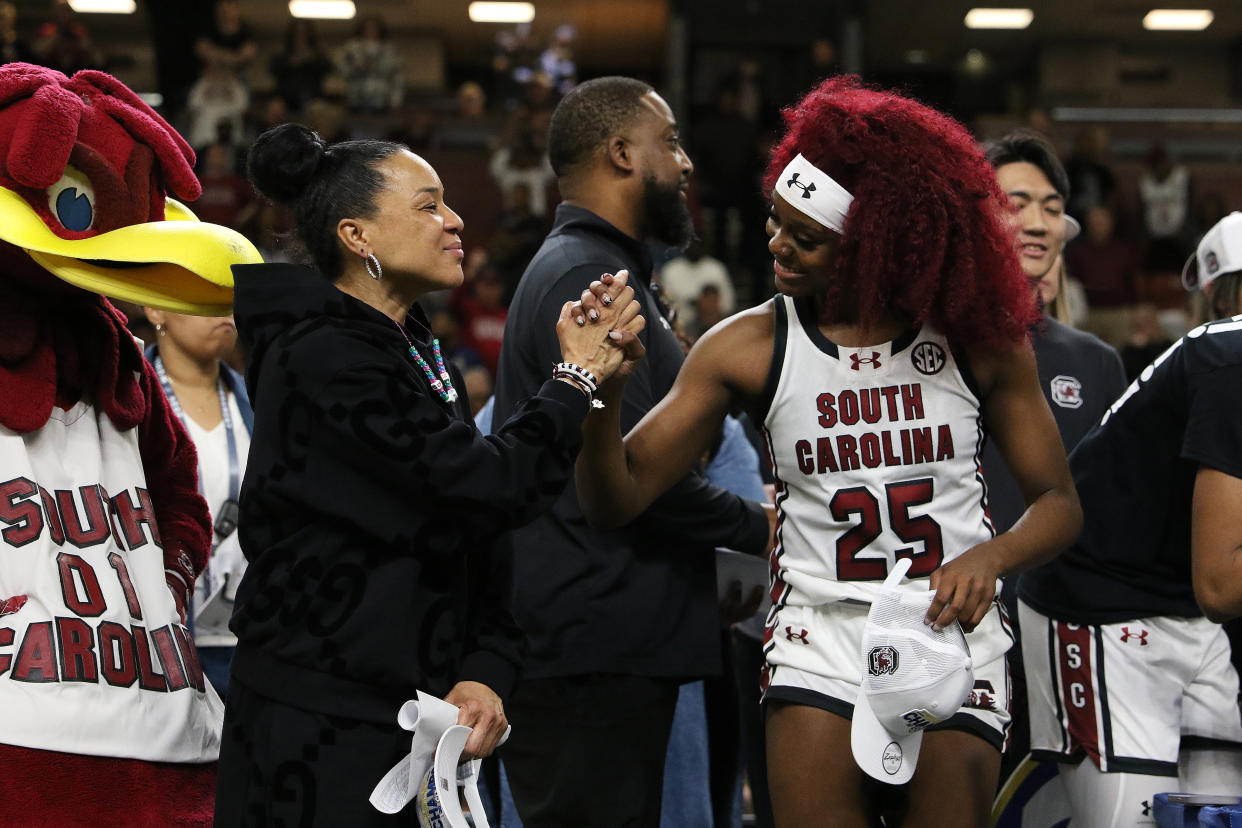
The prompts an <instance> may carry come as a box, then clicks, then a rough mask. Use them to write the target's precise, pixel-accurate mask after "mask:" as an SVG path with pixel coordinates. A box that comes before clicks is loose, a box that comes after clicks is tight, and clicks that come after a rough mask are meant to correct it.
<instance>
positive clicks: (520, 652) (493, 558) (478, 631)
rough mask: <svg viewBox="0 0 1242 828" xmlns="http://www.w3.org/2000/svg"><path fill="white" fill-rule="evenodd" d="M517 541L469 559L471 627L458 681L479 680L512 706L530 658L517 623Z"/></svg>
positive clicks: (503, 539)
mask: <svg viewBox="0 0 1242 828" xmlns="http://www.w3.org/2000/svg"><path fill="white" fill-rule="evenodd" d="M513 551H514V550H513V542H512V535H510V534H508V533H505V534H502V535H500V536H499V537H497V538H496V539H495V540H494V541H493V542H492V543H491V544H488V545H480V546H479V547H478V548H477V549H476V550H475V551H473V552H472V553H471V554H470V573H469V580H470V602H471V606H470V624H469V628H468V630H467V635H466V647H465V656H464V657H463V659H462V663H461V669H460V671H459V672H458V677H457V680H458V681H477V682H479V683H481V684H485V685H487V686H488V687H490V688H491V689H492V691H493V692H494V693H496V695H498V696H500V699H501V701H508V697H509V694H510V692H512V690H513V685H514V684H515V683H516V681H517V677H518V674H519V673H520V671H521V664H522V659H523V657H524V656H525V655H526V650H527V644H528V642H527V638H526V636H525V634H523V632H522V629H521V628H520V627H519V626H518V624H517V622H516V621H515V620H514V619H513V613H512V611H511V609H510V604H511V601H512V595H513Z"/></svg>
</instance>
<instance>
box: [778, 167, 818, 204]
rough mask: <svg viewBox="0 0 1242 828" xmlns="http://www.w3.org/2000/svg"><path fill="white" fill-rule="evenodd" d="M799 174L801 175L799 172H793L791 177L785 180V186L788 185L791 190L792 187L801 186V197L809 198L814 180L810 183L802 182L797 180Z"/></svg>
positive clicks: (813, 187) (813, 186) (813, 189)
mask: <svg viewBox="0 0 1242 828" xmlns="http://www.w3.org/2000/svg"><path fill="white" fill-rule="evenodd" d="M799 175H801V173H794V174H793V177H792V178H790V179H789V180H788V181H786V182H785V186H786V187H788V188H790V189H791V190H792V189H793V188H794V187H801V188H802V197H803V198H810V197H811V193H813V192H815V182H814V181H812V182H811V183H810V184H803V183H802V182H801V181H799V180H798V176H799Z"/></svg>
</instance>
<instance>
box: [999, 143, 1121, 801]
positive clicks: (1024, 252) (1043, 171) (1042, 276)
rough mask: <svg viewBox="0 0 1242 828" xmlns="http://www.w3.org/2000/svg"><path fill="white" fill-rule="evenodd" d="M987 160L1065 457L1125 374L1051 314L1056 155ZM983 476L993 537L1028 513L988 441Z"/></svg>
mask: <svg viewBox="0 0 1242 828" xmlns="http://www.w3.org/2000/svg"><path fill="white" fill-rule="evenodd" d="M987 157H988V160H989V161H991V162H992V166H993V167H995V168H996V179H997V183H998V184H1000V188H1001V190H1003V191H1004V192H1005V194H1006V195H1008V196H1009V202H1010V206H1011V207H1013V209H1014V213H1013V227H1014V231H1015V236H1016V238H1015V243H1016V244H1017V246H1018V256H1019V259H1020V260H1021V263H1022V270H1023V271H1024V272H1025V273H1026V275H1027V278H1028V279H1029V280H1030V282H1031V289H1032V290H1033V291H1034V292H1035V296H1036V298H1037V299H1039V301H1041V303H1043V304H1044V318H1043V319H1042V320H1040V322H1039V323H1038V324H1037V326H1036V327H1035V329H1034V330H1032V331H1031V346H1032V347H1033V348H1034V350H1035V365H1036V369H1037V370H1038V372H1039V386H1040V388H1042V389H1043V392H1044V396H1045V397H1046V398H1047V400H1048V407H1049V408H1050V409H1052V417H1053V419H1054V420H1056V423H1057V431H1059V432H1060V433H1061V442H1062V443H1063V444H1064V446H1065V451H1066V453H1068V452H1069V451H1070V449H1072V448H1073V447H1074V446H1075V445H1077V443H1078V441H1079V440H1081V439H1082V437H1083V435H1084V434H1086V433H1087V432H1088V431H1089V430H1090V429H1091V427H1092V426H1093V425H1095V424H1096V423H1097V422H1099V420H1100V417H1101V416H1102V415H1103V414H1104V412H1105V411H1106V410H1107V408H1108V406H1109V404H1111V403H1112V401H1113V400H1114V399H1116V398H1117V396H1118V395H1119V394H1120V393H1121V392H1122V391H1123V390H1125V387H1126V379H1125V369H1124V368H1123V367H1122V364H1121V358H1120V357H1119V356H1118V355H1117V352H1116V351H1115V350H1113V348H1111V347H1110V346H1109V345H1107V344H1105V343H1104V342H1102V341H1101V340H1099V339H1097V338H1096V337H1094V336H1092V335H1091V334H1089V333H1085V332H1083V331H1079V330H1076V329H1074V328H1072V327H1070V326H1069V325H1066V324H1063V323H1062V322H1060V321H1058V320H1057V319H1055V318H1053V315H1052V314H1051V313H1050V312H1049V311H1050V307H1049V306H1050V305H1052V304H1053V303H1054V301H1055V299H1056V291H1057V290H1058V289H1063V288H1064V286H1063V285H1060V284H1059V282H1058V281H1057V278H1058V277H1057V273H1056V272H1055V266H1056V262H1057V258H1058V257H1059V256H1060V255H1061V251H1062V248H1063V247H1064V246H1065V242H1066V241H1067V240H1068V238H1073V237H1074V236H1076V235H1077V234H1078V223H1077V222H1075V221H1074V220H1073V219H1072V218H1071V217H1069V216H1068V215H1066V213H1065V204H1066V202H1067V201H1068V200H1069V197H1070V189H1069V187H1070V185H1069V177H1068V176H1067V175H1066V174H1065V168H1064V167H1062V166H1061V162H1060V160H1059V159H1058V158H1057V156H1056V151H1055V150H1054V149H1053V147H1052V145H1051V144H1049V143H1048V141H1047V139H1045V138H1044V137H1043V136H1042V135H1039V134H1038V133H1035V132H1030V131H1027V130H1019V131H1016V132H1012V133H1010V134H1008V135H1006V136H1004V137H1003V138H1001V139H1000V140H998V141H996V142H994V143H992V144H990V145H988V148H987ZM1067 237H1068V238H1067ZM983 476H984V479H985V480H987V483H988V499H989V508H990V511H991V514H992V519H993V521H994V522H995V525H996V531H997V532H1003V531H1005V530H1007V529H1009V527H1011V526H1013V524H1014V522H1015V521H1017V519H1018V518H1020V517H1021V516H1022V513H1023V512H1025V511H1026V501H1025V499H1024V498H1023V495H1022V492H1021V491H1020V490H1019V488H1018V484H1017V483H1016V482H1015V481H1014V479H1013V476H1012V475H1011V474H1010V473H1009V469H1008V467H1007V466H1006V465H1005V461H1004V460H1003V459H1002V458H1001V455H1000V452H999V451H997V449H996V444H995V443H994V442H992V441H988V443H987V445H986V446H985V448H984V451H983ZM1017 580H1019V579H1017V578H1015V579H1010V582H1009V583H1006V585H1005V588H1004V590H1003V591H1002V593H1001V600H1002V601H1003V602H1004V603H1005V606H1006V607H1007V608H1008V610H1009V616H1010V619H1011V621H1016V619H1017V615H1018V614H1017V605H1016V599H1015V586H1016V581H1017ZM1009 666H1010V672H1011V677H1012V680H1013V688H1012V694H1011V701H1012V703H1013V705H1014V707H1015V709H1017V710H1021V708H1022V705H1023V704H1024V703H1025V699H1026V684H1025V679H1024V675H1023V672H1022V656H1021V652H1020V650H1019V647H1018V645H1017V644H1016V643H1015V646H1014V648H1013V649H1012V650H1011V651H1010V653H1009ZM1027 729H1028V721H1027V718H1026V717H1025V716H1022V715H1017V716H1015V717H1014V719H1013V722H1012V724H1011V727H1010V732H1009V744H1008V746H1007V749H1006V751H1005V753H1004V755H1003V757H1002V764H1001V776H1000V778H1001V784H1002V785H1004V783H1005V780H1006V779H1007V778H1008V777H1009V775H1010V773H1011V772H1012V771H1013V769H1014V768H1015V767H1017V765H1018V764H1019V763H1020V762H1021V761H1022V760H1023V758H1025V756H1026V750H1027V745H1028V733H1027Z"/></svg>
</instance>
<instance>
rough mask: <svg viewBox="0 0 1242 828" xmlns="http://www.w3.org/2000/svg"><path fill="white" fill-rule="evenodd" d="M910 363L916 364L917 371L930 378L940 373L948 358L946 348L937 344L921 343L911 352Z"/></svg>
mask: <svg viewBox="0 0 1242 828" xmlns="http://www.w3.org/2000/svg"><path fill="white" fill-rule="evenodd" d="M910 361H911V362H912V363H914V367H915V370H917V371H918V372H919V373H920V374H924V375H926V376H929V377H930V376H931V375H932V374H939V373H940V369H941V368H943V367H944V365H945V363H946V362H947V361H948V357H947V356H945V353H944V348H941V347H940V346H939V345H937V344H936V343H935V342H920V343H919V344H918V345H915V346H914V348H913V350H911V351H910Z"/></svg>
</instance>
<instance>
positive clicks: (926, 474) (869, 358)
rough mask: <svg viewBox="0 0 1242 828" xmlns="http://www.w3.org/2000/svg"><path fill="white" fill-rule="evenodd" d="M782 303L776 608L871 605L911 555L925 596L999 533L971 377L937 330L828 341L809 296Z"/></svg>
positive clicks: (776, 419) (768, 425) (777, 356)
mask: <svg viewBox="0 0 1242 828" xmlns="http://www.w3.org/2000/svg"><path fill="white" fill-rule="evenodd" d="M775 303H776V325H775V334H776V350H775V353H774V355H773V367H772V375H771V377H770V378H769V385H771V384H773V383H774V384H775V389H774V391H773V392H772V402H771V406H770V408H769V409H768V414H767V417H766V418H765V420H764V434H765V438H766V440H767V444H768V450H769V452H770V453H771V457H772V461H773V466H774V473H775V476H776V480H777V483H776V485H777V501H776V503H777V509H778V510H779V515H780V526H779V530H778V544H777V547H776V550H775V551H774V552H773V553H772V557H771V562H772V576H773V587H772V599H773V602H774V603H775V604H776V605H777V606H782V605H785V604H791V605H795V606H816V605H819V604H825V603H830V602H834V601H843V600H854V601H863V602H867V603H870V601H871V599H872V596H873V594H874V592H875V590H876V588H877V587H878V586H879V585H880V583H881V582H882V581H883V580H884V578H885V576H886V575H887V574H888V571H889V568H890V567H891V566H892V564H893V562H894V561H895V560H896V558H898V557H910V558H912V559H913V560H912V563H911V567H910V572H909V574H908V576H907V577H908V578H910V579H913V582H907V586H908V588H909V589H912V590H919V591H922V590H925V589H926V588H927V583H926V581H925V580H922V579H925V578H927V577H928V576H930V575H931V573H932V572H933V571H934V570H935V569H936V568H937V567H939V566H940V565H941V564H943V563H945V562H947V561H950V560H952V559H953V558H955V557H957V556H958V555H960V554H961V553H962V552H965V551H966V550H967V549H969V548H971V547H972V546H975V545H977V544H980V543H982V542H984V541H986V540H988V539H989V538H991V537H992V536H993V535H994V531H993V529H992V525H991V520H990V518H989V517H988V511H987V489H986V486H985V484H984V481H983V475H982V472H981V471H980V468H979V455H980V453H981V451H982V446H983V439H984V431H983V422H982V418H981V415H980V411H979V400H978V397H977V395H976V394H975V392H974V391H973V390H972V388H971V385H972V382H971V381H970V380H969V374H968V372H967V371H966V369H965V367H964V366H963V365H962V364H961V363H960V362H959V360H958V359H956V358H955V356H954V353H953V351H952V350H951V349H950V347H949V345H948V342H947V341H946V340H945V338H944V337H943V336H941V335H940V334H939V333H937V332H935V331H934V330H932V329H931V328H930V327H929V326H927V325H924V326H923V327H922V328H920V329H918V330H915V331H910V332H907V333H906V334H903V335H902V336H901V337H899V338H898V339H896V340H894V341H892V342H887V343H884V344H881V345H876V346H868V347H864V348H847V347H843V346H839V345H836V344H835V343H833V342H831V341H829V340H828V339H827V338H826V337H825V336H824V335H823V333H822V332H821V331H820V330H819V327H818V324H817V322H816V311H815V308H814V304H813V302H811V301H810V300H809V299H791V298H789V297H787V296H777V297H776V299H775Z"/></svg>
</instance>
